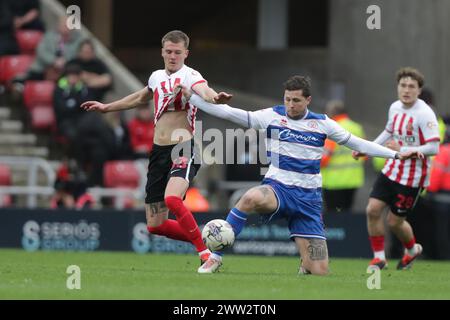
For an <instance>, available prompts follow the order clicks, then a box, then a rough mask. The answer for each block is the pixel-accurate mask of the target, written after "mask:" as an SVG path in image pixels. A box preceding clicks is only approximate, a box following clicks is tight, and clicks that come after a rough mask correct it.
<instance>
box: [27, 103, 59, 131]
mask: <svg viewBox="0 0 450 320" xmlns="http://www.w3.org/2000/svg"><path fill="white" fill-rule="evenodd" d="M30 114H31V127H32V128H33V129H37V130H50V131H52V130H55V129H56V118H55V112H54V111H53V107H52V106H48V105H43V106H35V107H33V109H31V111H30Z"/></svg>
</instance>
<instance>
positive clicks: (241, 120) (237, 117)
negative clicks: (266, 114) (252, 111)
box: [189, 94, 250, 128]
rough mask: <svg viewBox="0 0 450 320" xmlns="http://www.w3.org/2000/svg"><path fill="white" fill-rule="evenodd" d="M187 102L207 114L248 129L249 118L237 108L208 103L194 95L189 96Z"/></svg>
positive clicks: (245, 112) (246, 113)
mask: <svg viewBox="0 0 450 320" xmlns="http://www.w3.org/2000/svg"><path fill="white" fill-rule="evenodd" d="M189 102H190V103H192V104H193V105H194V106H196V107H197V108H199V109H200V110H202V111H204V112H206V113H208V114H211V115H213V116H216V117H219V118H222V119H225V120H229V121H231V122H234V123H236V124H238V125H240V126H243V127H246V128H249V127H250V116H249V113H248V112H247V111H244V110H241V109H238V108H232V107H230V106H229V105H227V104H213V103H209V102H206V101H205V100H203V99H202V98H200V97H199V96H198V95H196V94H193V95H192V96H191V98H190V99H189Z"/></svg>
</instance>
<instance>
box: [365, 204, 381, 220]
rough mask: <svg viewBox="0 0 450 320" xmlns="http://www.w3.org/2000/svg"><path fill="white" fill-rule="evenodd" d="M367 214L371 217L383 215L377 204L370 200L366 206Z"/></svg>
mask: <svg viewBox="0 0 450 320" xmlns="http://www.w3.org/2000/svg"><path fill="white" fill-rule="evenodd" d="M366 214H367V216H368V217H369V218H371V219H376V218H379V217H381V210H380V209H379V208H378V207H377V206H375V205H373V204H371V203H370V202H369V204H368V205H367V207H366Z"/></svg>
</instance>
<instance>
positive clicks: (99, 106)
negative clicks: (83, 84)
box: [80, 101, 108, 113]
mask: <svg viewBox="0 0 450 320" xmlns="http://www.w3.org/2000/svg"><path fill="white" fill-rule="evenodd" d="M80 108H82V109H84V110H85V111H98V112H102V113H104V112H107V111H108V106H107V105H106V104H104V103H101V102H98V101H86V102H84V103H82V104H81V106H80Z"/></svg>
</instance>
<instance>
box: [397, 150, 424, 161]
mask: <svg viewBox="0 0 450 320" xmlns="http://www.w3.org/2000/svg"><path fill="white" fill-rule="evenodd" d="M397 154H398V159H400V160H406V159H411V158H419V159H425V155H424V154H423V153H422V152H419V151H405V152H399V153H397Z"/></svg>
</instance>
